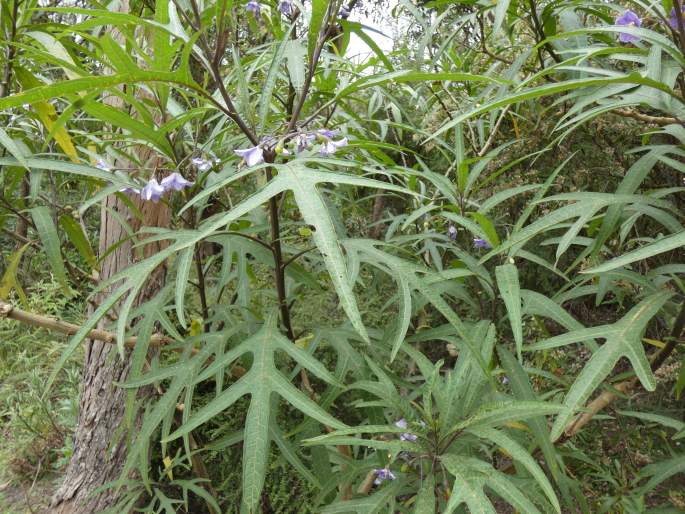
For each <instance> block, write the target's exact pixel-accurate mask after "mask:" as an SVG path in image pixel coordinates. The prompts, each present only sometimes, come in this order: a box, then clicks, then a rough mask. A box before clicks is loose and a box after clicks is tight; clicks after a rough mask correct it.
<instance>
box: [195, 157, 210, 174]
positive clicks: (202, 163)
mask: <svg viewBox="0 0 685 514" xmlns="http://www.w3.org/2000/svg"><path fill="white" fill-rule="evenodd" d="M190 162H192V163H193V164H194V165H195V166H196V167H197V169H198V170H200V171H207V170H209V169H210V168H211V167H212V163H211V162H209V161H206V160H204V159H202V158H200V157H194V158H193V159H191V161H190Z"/></svg>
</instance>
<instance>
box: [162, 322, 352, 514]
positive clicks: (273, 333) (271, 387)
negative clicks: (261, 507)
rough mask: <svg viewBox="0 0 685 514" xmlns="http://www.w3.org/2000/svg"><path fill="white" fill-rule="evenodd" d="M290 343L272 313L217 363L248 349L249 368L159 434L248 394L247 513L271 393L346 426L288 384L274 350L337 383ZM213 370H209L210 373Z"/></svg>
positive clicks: (259, 471) (259, 473)
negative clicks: (200, 405)
mask: <svg viewBox="0 0 685 514" xmlns="http://www.w3.org/2000/svg"><path fill="white" fill-rule="evenodd" d="M293 348H294V345H293V343H292V342H291V341H289V340H288V339H286V338H285V337H283V335H281V334H280V333H279V332H278V328H277V326H276V317H275V316H270V318H269V319H268V320H267V321H266V322H265V324H264V326H263V327H262V328H261V329H260V330H259V332H257V333H256V334H255V335H253V336H252V337H250V338H249V339H247V340H246V341H244V342H243V343H241V344H240V345H239V346H238V347H236V348H234V349H233V350H231V351H230V352H228V354H226V355H227V356H228V358H225V359H223V360H222V362H221V366H222V367H224V366H227V365H229V364H230V363H231V362H232V361H233V360H235V359H237V358H238V357H239V356H241V355H244V354H247V353H249V354H252V366H251V367H250V369H249V371H248V372H247V373H246V374H245V375H244V376H243V377H241V378H240V379H239V380H238V381H237V382H235V383H234V384H232V385H231V386H230V387H229V388H228V389H226V390H225V391H223V392H221V393H220V394H219V395H218V396H216V398H214V399H213V400H212V401H210V402H209V403H208V404H207V405H205V406H204V407H202V408H201V409H200V410H198V411H197V412H195V413H194V414H192V415H191V416H190V417H189V419H187V420H186V421H185V422H184V423H183V424H182V425H181V426H180V427H179V428H178V429H177V430H176V431H175V432H173V433H172V434H170V435H169V436H167V437H166V438H164V441H165V442H166V441H171V440H174V439H177V438H179V437H182V436H184V435H186V434H188V433H189V432H190V431H191V430H193V429H195V428H196V427H198V426H200V425H202V424H203V423H206V422H207V421H209V420H210V419H212V418H214V417H215V416H217V415H218V414H219V413H221V412H223V411H225V410H226V409H227V408H228V407H230V406H231V405H233V404H234V403H235V402H236V401H237V400H238V399H240V398H241V397H242V396H245V395H248V394H249V395H250V406H249V408H248V411H247V418H246V421H245V428H244V439H243V502H244V504H245V506H246V507H247V509H248V511H249V512H252V511H254V510H255V508H256V506H257V505H258V504H259V501H260V496H261V491H262V489H263V486H264V477H265V474H266V465H267V460H268V456H269V445H270V441H271V436H270V432H269V427H270V426H271V423H272V421H273V419H274V418H273V413H272V411H271V396H272V395H273V394H278V395H279V396H281V397H282V398H283V399H284V400H286V401H287V402H288V403H289V404H291V405H292V406H293V407H295V408H296V409H298V410H300V411H302V412H303V413H304V414H305V415H307V416H310V417H312V418H314V419H316V420H318V421H319V422H321V423H323V424H326V425H328V426H330V427H333V428H345V425H344V424H343V423H341V422H340V421H338V420H336V419H335V418H334V417H332V416H331V415H330V414H328V413H327V412H326V411H325V410H323V409H322V408H321V407H320V406H319V405H317V404H316V403H315V402H314V401H312V400H311V399H310V398H309V397H308V396H307V395H305V394H304V393H303V392H302V391H300V390H299V389H298V388H296V387H295V386H293V385H292V384H291V382H290V381H289V380H288V379H287V378H286V377H285V376H283V374H282V373H281V372H280V371H279V369H278V368H277V367H276V364H275V362H274V355H275V353H276V352H277V351H285V352H286V353H288V354H289V355H291V356H297V358H298V363H299V364H300V365H302V366H304V367H305V368H307V369H309V371H311V372H312V373H314V374H315V375H316V376H318V377H319V378H321V379H323V380H325V381H327V382H329V383H331V384H334V383H336V382H337V381H336V379H335V377H333V375H331V374H330V373H329V372H328V371H327V370H326V369H325V368H324V367H323V366H322V365H320V364H319V363H316V361H314V359H313V357H310V356H309V355H308V354H307V357H306V358H304V357H303V353H305V354H306V352H303V350H301V349H298V350H299V352H298V350H294V349H293ZM300 352H303V353H300ZM215 364H216V363H215ZM214 372H215V370H214V369H212V373H211V374H213V373H214Z"/></svg>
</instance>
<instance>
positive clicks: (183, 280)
mask: <svg viewBox="0 0 685 514" xmlns="http://www.w3.org/2000/svg"><path fill="white" fill-rule="evenodd" d="M192 263H193V247H192V246H191V247H188V248H184V249H183V251H182V252H181V253H180V255H179V256H178V266H177V268H176V316H177V317H178V322H179V323H180V324H181V326H182V327H183V328H186V317H185V309H184V304H185V295H186V287H187V285H188V276H189V275H190V266H191V265H192Z"/></svg>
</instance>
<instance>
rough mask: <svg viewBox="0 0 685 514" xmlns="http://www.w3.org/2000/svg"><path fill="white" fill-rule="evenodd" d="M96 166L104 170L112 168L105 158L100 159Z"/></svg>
mask: <svg viewBox="0 0 685 514" xmlns="http://www.w3.org/2000/svg"><path fill="white" fill-rule="evenodd" d="M95 167H96V168H98V169H101V170H104V171H111V168H110V167H109V166H108V165H107V163H106V162H105V161H104V160H103V159H98V162H97V164H96V165H95Z"/></svg>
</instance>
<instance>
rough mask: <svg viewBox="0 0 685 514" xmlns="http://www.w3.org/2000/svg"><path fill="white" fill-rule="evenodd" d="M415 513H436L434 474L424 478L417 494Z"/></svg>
mask: <svg viewBox="0 0 685 514" xmlns="http://www.w3.org/2000/svg"><path fill="white" fill-rule="evenodd" d="M414 514H435V478H434V477H433V475H432V474H430V475H428V476H426V477H425V478H424V479H423V483H422V484H421V489H419V494H417V495H416V506H415V507H414Z"/></svg>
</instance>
